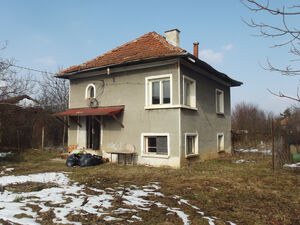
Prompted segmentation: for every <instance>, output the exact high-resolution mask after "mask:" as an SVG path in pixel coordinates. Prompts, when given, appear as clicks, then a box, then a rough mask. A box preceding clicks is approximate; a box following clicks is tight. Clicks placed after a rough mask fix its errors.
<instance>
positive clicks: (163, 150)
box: [142, 134, 169, 155]
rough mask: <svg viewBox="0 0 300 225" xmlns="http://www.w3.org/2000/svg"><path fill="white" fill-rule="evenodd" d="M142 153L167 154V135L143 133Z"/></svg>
mask: <svg viewBox="0 0 300 225" xmlns="http://www.w3.org/2000/svg"><path fill="white" fill-rule="evenodd" d="M142 138H143V149H144V152H143V154H148V155H168V152H169V149H168V135H160V134H157V135H155V134H149V135H148V134H144V135H143V136H142Z"/></svg>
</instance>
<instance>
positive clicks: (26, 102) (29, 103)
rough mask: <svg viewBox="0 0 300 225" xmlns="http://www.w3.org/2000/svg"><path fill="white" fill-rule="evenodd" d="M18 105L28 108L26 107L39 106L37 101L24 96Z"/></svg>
mask: <svg viewBox="0 0 300 225" xmlns="http://www.w3.org/2000/svg"><path fill="white" fill-rule="evenodd" d="M17 105H18V106H21V107H23V108H26V107H35V106H37V103H36V102H35V101H32V100H31V99H28V98H24V99H22V100H21V101H19V102H18V104H17Z"/></svg>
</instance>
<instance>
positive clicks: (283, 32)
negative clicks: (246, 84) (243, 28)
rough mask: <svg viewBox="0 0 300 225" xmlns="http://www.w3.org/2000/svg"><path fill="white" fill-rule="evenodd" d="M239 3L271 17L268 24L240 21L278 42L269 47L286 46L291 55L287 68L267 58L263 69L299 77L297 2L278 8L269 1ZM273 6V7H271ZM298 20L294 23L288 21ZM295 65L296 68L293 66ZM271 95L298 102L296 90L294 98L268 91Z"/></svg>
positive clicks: (299, 34) (298, 16) (299, 13)
mask: <svg viewBox="0 0 300 225" xmlns="http://www.w3.org/2000/svg"><path fill="white" fill-rule="evenodd" d="M240 1H241V3H242V4H243V5H244V6H245V7H247V8H248V9H249V10H250V11H252V12H254V13H257V14H260V13H261V14H264V15H270V16H271V17H272V23H269V22H257V21H256V20H254V19H253V18H251V19H250V20H248V21H246V20H245V19H242V20H243V21H244V22H245V23H246V24H247V25H248V26H249V27H252V28H255V29H258V35H257V36H261V37H266V38H272V39H275V40H277V41H278V42H277V43H276V44H274V45H272V46H271V47H273V48H276V47H283V46H288V47H289V51H288V53H289V54H290V55H291V57H292V59H290V61H289V63H288V64H287V66H285V67H284V68H280V67H276V66H274V65H273V64H272V63H271V62H270V60H269V59H268V58H267V65H266V66H264V67H263V68H264V69H267V70H270V71H274V72H279V73H281V74H282V75H286V76H299V75H300V68H299V67H297V63H299V61H300V29H299V28H298V27H297V26H299V21H300V4H299V1H284V3H282V4H281V5H280V8H278V6H277V5H275V4H278V2H279V1H271V2H270V1H269V0H240ZM271 3H272V4H274V5H271ZM295 18H296V19H298V21H297V22H296V23H295V22H294V21H296V20H293V21H291V20H290V19H295ZM295 64H296V66H295ZM268 91H269V92H270V93H271V94H273V95H276V96H278V97H283V98H289V99H292V100H295V101H298V102H300V95H299V92H298V91H299V90H298V89H297V94H296V96H288V95H285V94H284V93H282V92H278V93H274V92H272V91H270V90H268Z"/></svg>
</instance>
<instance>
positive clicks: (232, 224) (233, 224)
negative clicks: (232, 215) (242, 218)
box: [227, 221, 236, 225]
mask: <svg viewBox="0 0 300 225" xmlns="http://www.w3.org/2000/svg"><path fill="white" fill-rule="evenodd" d="M227 223H229V224H230V225H236V223H233V222H231V221H227Z"/></svg>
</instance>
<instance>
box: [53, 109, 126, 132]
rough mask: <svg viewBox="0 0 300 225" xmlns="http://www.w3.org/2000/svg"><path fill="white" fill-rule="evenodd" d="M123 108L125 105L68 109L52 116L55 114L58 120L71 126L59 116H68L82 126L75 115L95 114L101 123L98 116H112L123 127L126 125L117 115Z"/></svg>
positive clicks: (94, 116)
mask: <svg viewBox="0 0 300 225" xmlns="http://www.w3.org/2000/svg"><path fill="white" fill-rule="evenodd" d="M123 110H124V106H111V107H99V108H80V109H68V110H67V111H64V112H60V113H55V114H52V116H55V117H56V118H57V119H58V120H60V121H61V122H62V123H64V124H65V125H66V126H67V127H69V124H67V123H66V122H65V121H64V120H62V119H60V118H59V116H68V117H69V118H70V119H72V120H73V121H74V122H75V123H76V124H78V125H79V126H80V127H81V124H80V123H79V121H77V119H75V118H73V117H74V116H93V118H94V119H95V120H96V121H97V122H98V123H100V124H101V121H100V120H99V119H98V118H97V116H111V117H112V118H114V119H115V120H116V121H117V122H118V123H119V124H120V125H121V127H124V125H123V124H122V122H121V121H120V120H119V119H118V118H117V117H116V114H118V113H120V112H121V111H123Z"/></svg>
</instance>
